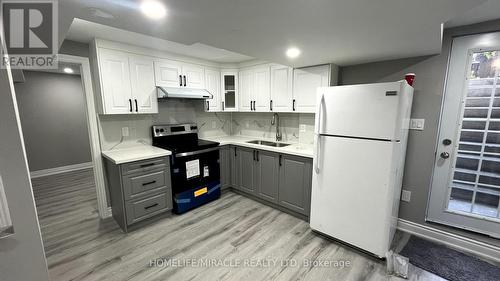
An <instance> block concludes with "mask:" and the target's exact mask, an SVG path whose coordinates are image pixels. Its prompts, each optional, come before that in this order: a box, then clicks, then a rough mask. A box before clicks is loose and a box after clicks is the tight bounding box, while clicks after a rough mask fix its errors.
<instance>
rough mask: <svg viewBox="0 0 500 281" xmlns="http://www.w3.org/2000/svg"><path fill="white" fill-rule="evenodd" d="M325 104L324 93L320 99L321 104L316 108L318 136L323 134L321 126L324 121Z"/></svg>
mask: <svg viewBox="0 0 500 281" xmlns="http://www.w3.org/2000/svg"><path fill="white" fill-rule="evenodd" d="M324 102H325V95H324V94H323V93H322V94H321V97H320V98H319V103H318V106H317V108H316V122H315V123H316V135H319V134H321V125H322V122H321V121H323V120H322V119H323V114H322V113H323V103H324Z"/></svg>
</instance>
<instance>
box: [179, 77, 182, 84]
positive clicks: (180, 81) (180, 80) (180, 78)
mask: <svg viewBox="0 0 500 281" xmlns="http://www.w3.org/2000/svg"><path fill="white" fill-rule="evenodd" d="M179 86H181V87H182V75H179Z"/></svg>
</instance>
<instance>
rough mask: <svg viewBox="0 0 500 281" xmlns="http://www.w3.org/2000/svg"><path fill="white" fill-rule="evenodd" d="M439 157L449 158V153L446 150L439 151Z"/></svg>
mask: <svg viewBox="0 0 500 281" xmlns="http://www.w3.org/2000/svg"><path fill="white" fill-rule="evenodd" d="M440 156H441V158H443V159H448V158H450V154H449V153H448V152H441V154H440Z"/></svg>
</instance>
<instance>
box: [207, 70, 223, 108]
mask: <svg viewBox="0 0 500 281" xmlns="http://www.w3.org/2000/svg"><path fill="white" fill-rule="evenodd" d="M205 86H206V87H205V88H206V89H207V91H209V92H210V93H211V94H212V95H213V98H212V99H207V100H206V105H205V111H221V109H222V108H221V105H222V102H221V94H220V72H219V71H218V70H216V69H211V68H207V69H205Z"/></svg>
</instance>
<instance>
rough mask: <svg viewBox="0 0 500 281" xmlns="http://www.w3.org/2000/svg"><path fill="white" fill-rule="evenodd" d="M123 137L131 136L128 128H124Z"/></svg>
mask: <svg viewBox="0 0 500 281" xmlns="http://www.w3.org/2000/svg"><path fill="white" fill-rule="evenodd" d="M122 136H123V137H128V136H129V130H128V127H122Z"/></svg>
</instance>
